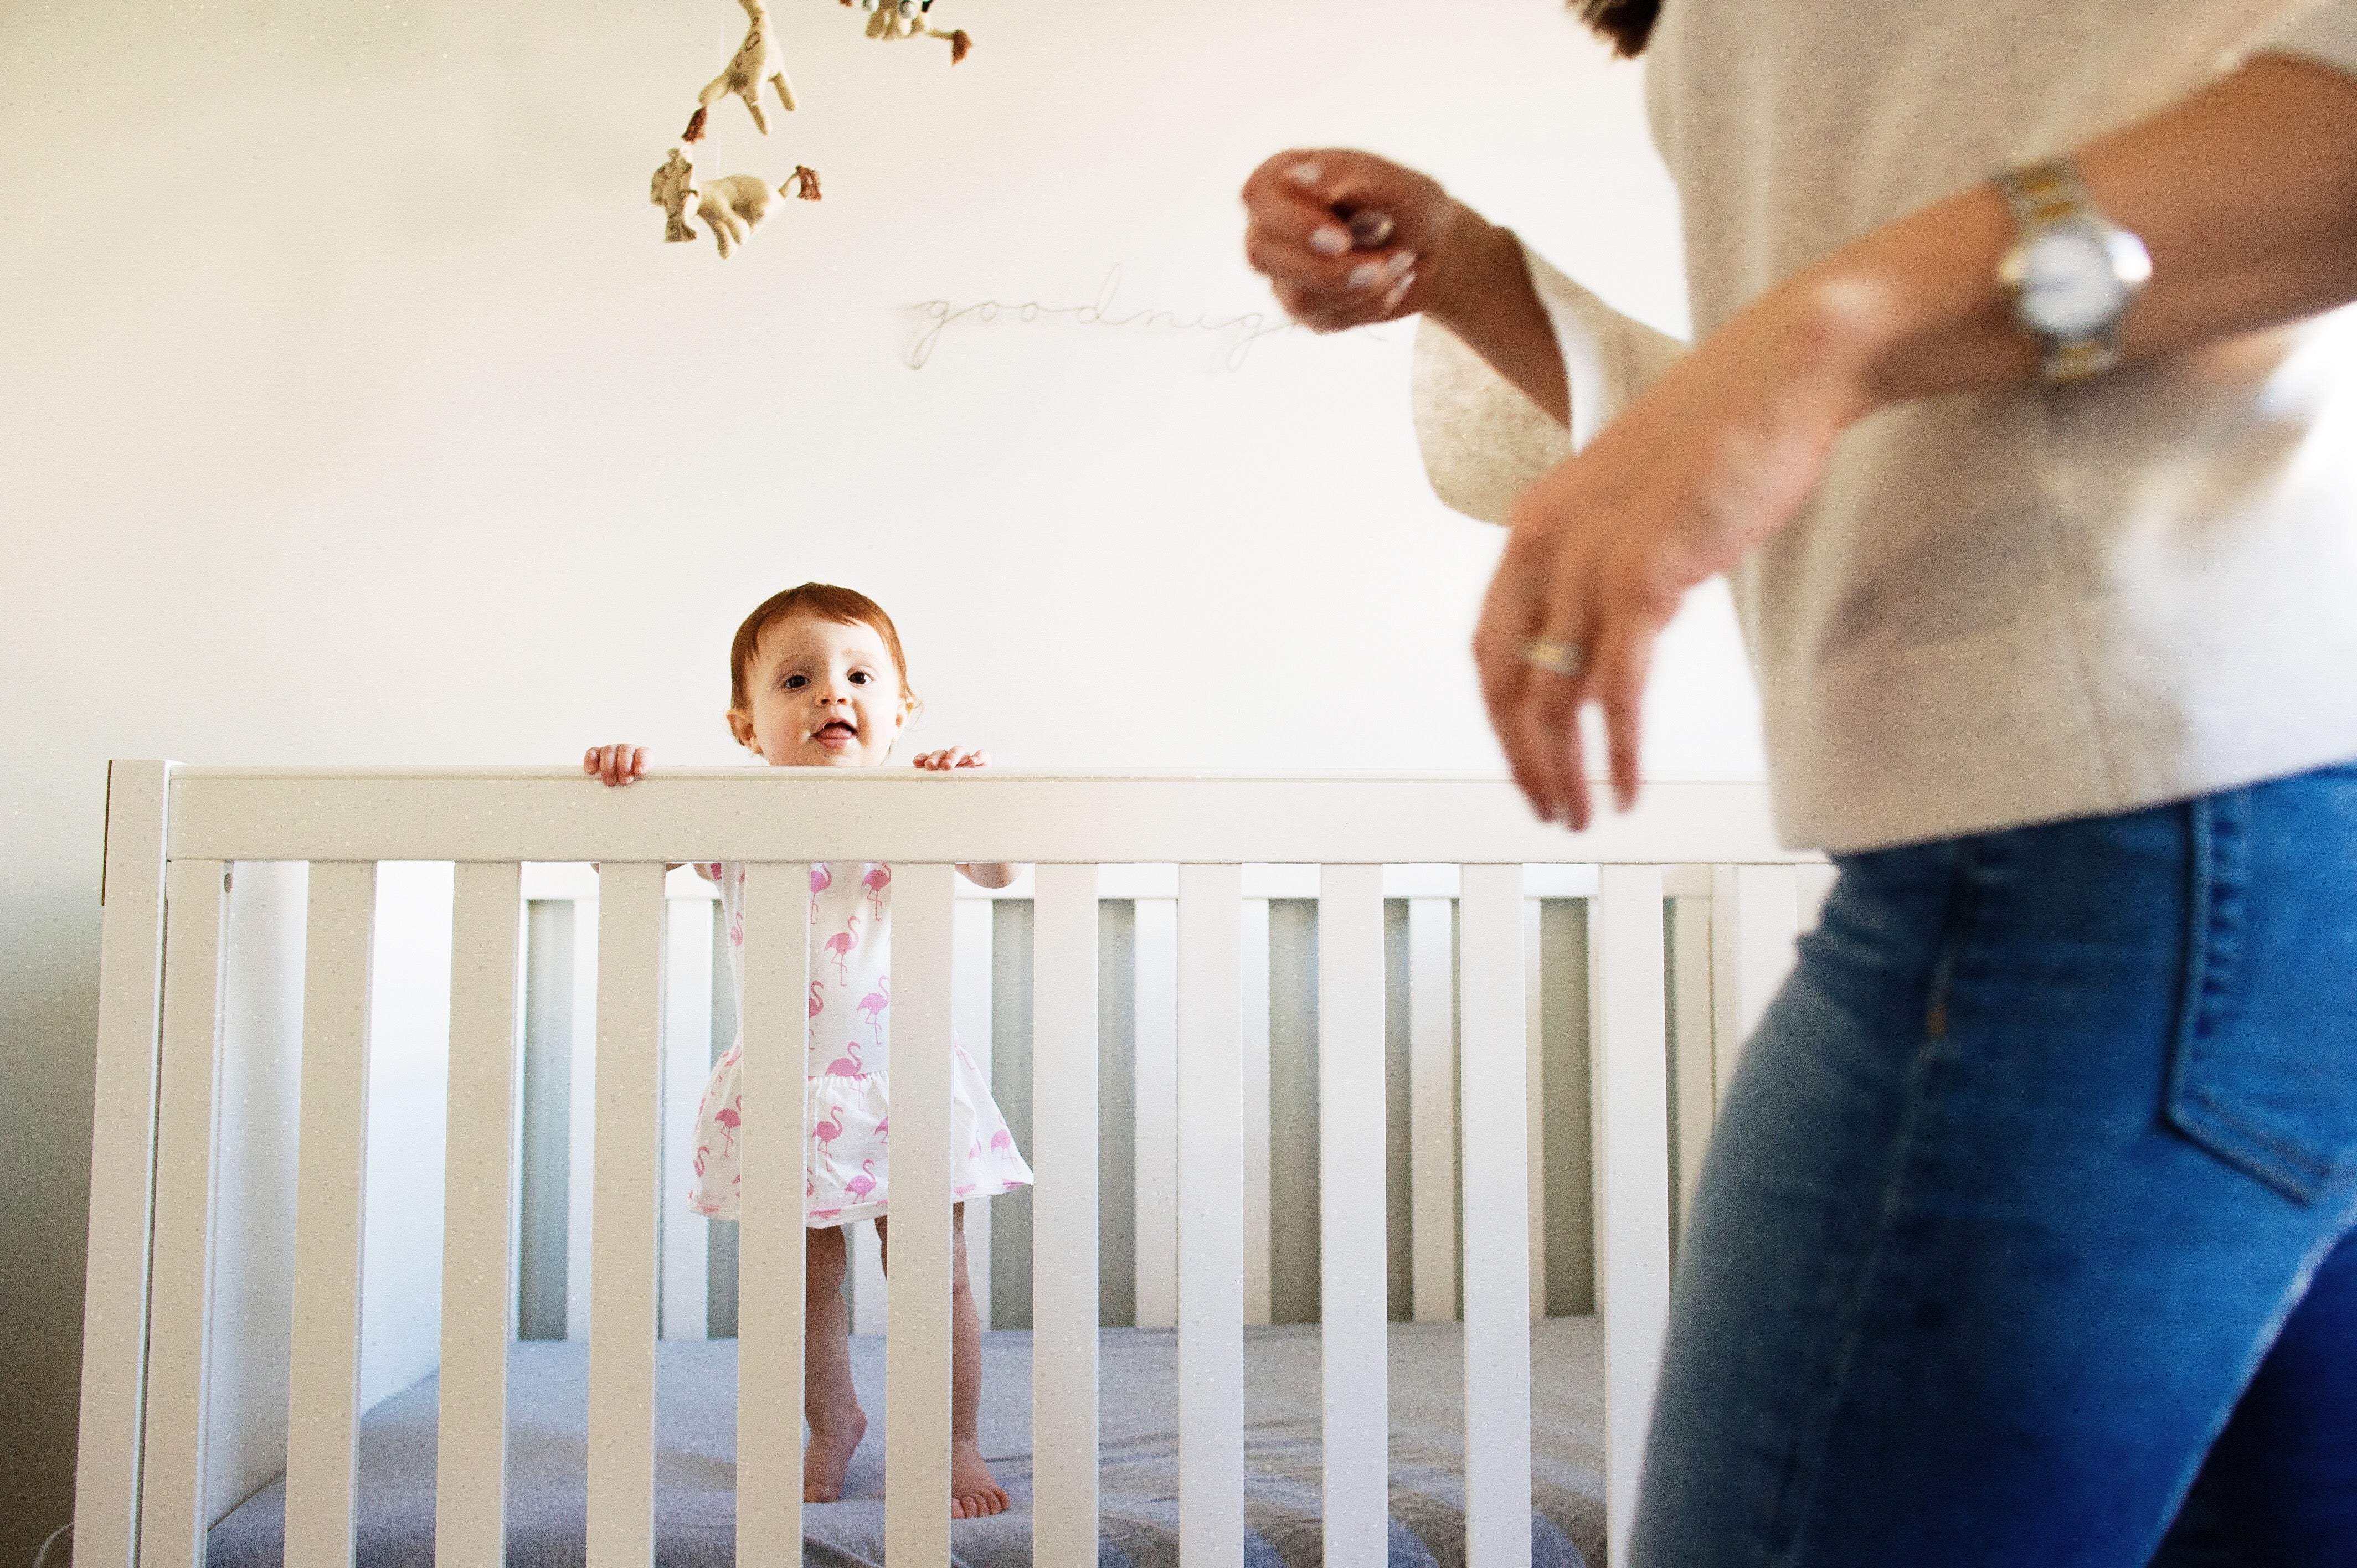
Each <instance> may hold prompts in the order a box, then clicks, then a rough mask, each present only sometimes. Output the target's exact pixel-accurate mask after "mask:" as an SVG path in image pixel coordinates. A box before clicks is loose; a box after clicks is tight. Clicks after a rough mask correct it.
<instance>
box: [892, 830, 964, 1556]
mask: <svg viewBox="0 0 2357 1568" xmlns="http://www.w3.org/2000/svg"><path fill="white" fill-rule="evenodd" d="M956 884H957V869H956V867H954V866H951V865H896V866H894V867H893V868H892V969H893V973H894V975H895V976H896V978H897V980H898V984H897V985H896V986H895V987H894V992H893V996H892V1007H891V1012H892V1023H891V1031H892V1034H891V1045H892V1057H891V1060H892V1169H891V1181H890V1187H889V1188H888V1190H889V1192H890V1195H891V1197H890V1203H891V1231H892V1284H893V1291H892V1305H891V1327H890V1331H889V1333H888V1337H887V1338H886V1341H885V1354H884V1388H885V1395H884V1397H885V1412H886V1414H885V1423H884V1470H885V1482H886V1485H885V1496H884V1555H885V1557H886V1559H887V1561H888V1562H891V1563H896V1564H898V1565H899V1568H941V1565H942V1564H946V1563H948V1562H949V1557H950V1511H949V1505H950V1280H951V1261H950V1201H951V1197H950V1136H951V1131H952V1129H951V1122H950V1063H951V1054H950V963H951V961H952V950H953V949H952V932H953V920H954V916H953V914H952V908H951V905H952V901H953V899H954V897H955V894H956V891H957V886H956Z"/></svg>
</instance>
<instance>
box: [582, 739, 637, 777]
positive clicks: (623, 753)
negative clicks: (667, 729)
mask: <svg viewBox="0 0 2357 1568" xmlns="http://www.w3.org/2000/svg"><path fill="white" fill-rule="evenodd" d="M581 770H582V771H583V772H584V773H594V774H596V775H597V778H598V779H602V780H603V781H604V782H605V783H607V784H608V785H615V784H628V783H629V782H630V780H632V779H638V778H640V777H642V776H643V775H644V774H645V773H646V770H647V748H646V747H645V746H627V745H625V746H591V747H590V748H589V754H588V755H587V757H583V758H582V759H581Z"/></svg>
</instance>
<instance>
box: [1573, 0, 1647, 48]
mask: <svg viewBox="0 0 2357 1568" xmlns="http://www.w3.org/2000/svg"><path fill="white" fill-rule="evenodd" d="M1572 5H1574V6H1576V7H1577V9H1578V11H1579V19H1580V20H1581V21H1583V22H1585V23H1587V25H1588V26H1589V27H1593V28H1595V29H1596V30H1597V31H1598V32H1599V33H1601V34H1603V35H1604V36H1605V38H1608V39H1609V40H1611V44H1612V52H1613V53H1614V54H1617V55H1620V56H1623V57H1626V58H1630V59H1633V58H1635V57H1636V56H1638V55H1641V54H1643V53H1644V52H1645V40H1646V39H1647V38H1651V37H1652V35H1653V24H1654V23H1655V22H1657V21H1659V20H1660V19H1661V16H1662V0H1572Z"/></svg>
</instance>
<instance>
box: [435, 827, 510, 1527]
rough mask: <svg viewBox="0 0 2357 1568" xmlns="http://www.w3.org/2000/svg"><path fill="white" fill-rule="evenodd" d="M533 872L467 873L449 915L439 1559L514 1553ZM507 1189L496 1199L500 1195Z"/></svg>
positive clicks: (485, 869)
mask: <svg viewBox="0 0 2357 1568" xmlns="http://www.w3.org/2000/svg"><path fill="white" fill-rule="evenodd" d="M522 896H523V868H522V866H521V865H517V864H515V863H514V862H513V861H509V862H505V863H479V864H471V865H460V866H458V867H457V873H456V876H455V879H454V891H453V894H452V912H451V921H450V1094H449V1099H450V1104H449V1115H448V1128H449V1131H448V1137H447V1144H446V1148H447V1155H446V1159H445V1165H444V1169H445V1172H446V1175H445V1177H444V1182H443V1206H442V1378H441V1413H440V1419H439V1421H438V1423H437V1424H436V1430H437V1431H438V1433H439V1434H440V1437H439V1441H438V1442H437V1444H436V1454H435V1491H434V1508H435V1514H434V1562H435V1563H436V1568H500V1563H502V1562H503V1561H504V1560H505V1558H506V1555H507V1533H506V1532H507V1520H506V1516H507V1430H506V1428H507V1391H508V1332H509V1327H510V1322H511V1320H510V1316H509V1310H508V1308H509V1292H508V1280H509V1274H508V1233H509V1224H510V1209H509V1204H510V1202H511V1197H512V1193H511V1185H510V1184H509V1183H507V1182H504V1181H499V1182H482V1181H478V1180H474V1179H470V1178H471V1177H472V1176H474V1175H475V1174H476V1173H480V1172H485V1171H504V1170H507V1169H508V1168H509V1166H510V1164H511V1159H512V1155H513V1151H512V1149H511V1144H512V1142H513V1135H514V1134H513V1128H514V1118H515V1074H516V1055H515V1053H516V1041H517V1031H516V978H517V964H518V959H519V956H520V954H519V951H518V949H517V939H518V937H519V936H520V934H521V928H520V926H519V923H518V920H517V915H518V912H519V906H520V904H521V901H522ZM494 1195H496V1196H494Z"/></svg>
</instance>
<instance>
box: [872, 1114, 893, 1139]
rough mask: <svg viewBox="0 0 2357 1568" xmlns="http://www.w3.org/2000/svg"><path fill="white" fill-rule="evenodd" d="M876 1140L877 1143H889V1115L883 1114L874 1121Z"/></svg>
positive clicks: (890, 1131) (890, 1133)
mask: <svg viewBox="0 0 2357 1568" xmlns="http://www.w3.org/2000/svg"><path fill="white" fill-rule="evenodd" d="M876 1141H877V1143H879V1144H888V1143H890V1142H891V1141H892V1118H891V1117H889V1116H884V1117H879V1118H878V1119H877V1122H876Z"/></svg>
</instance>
